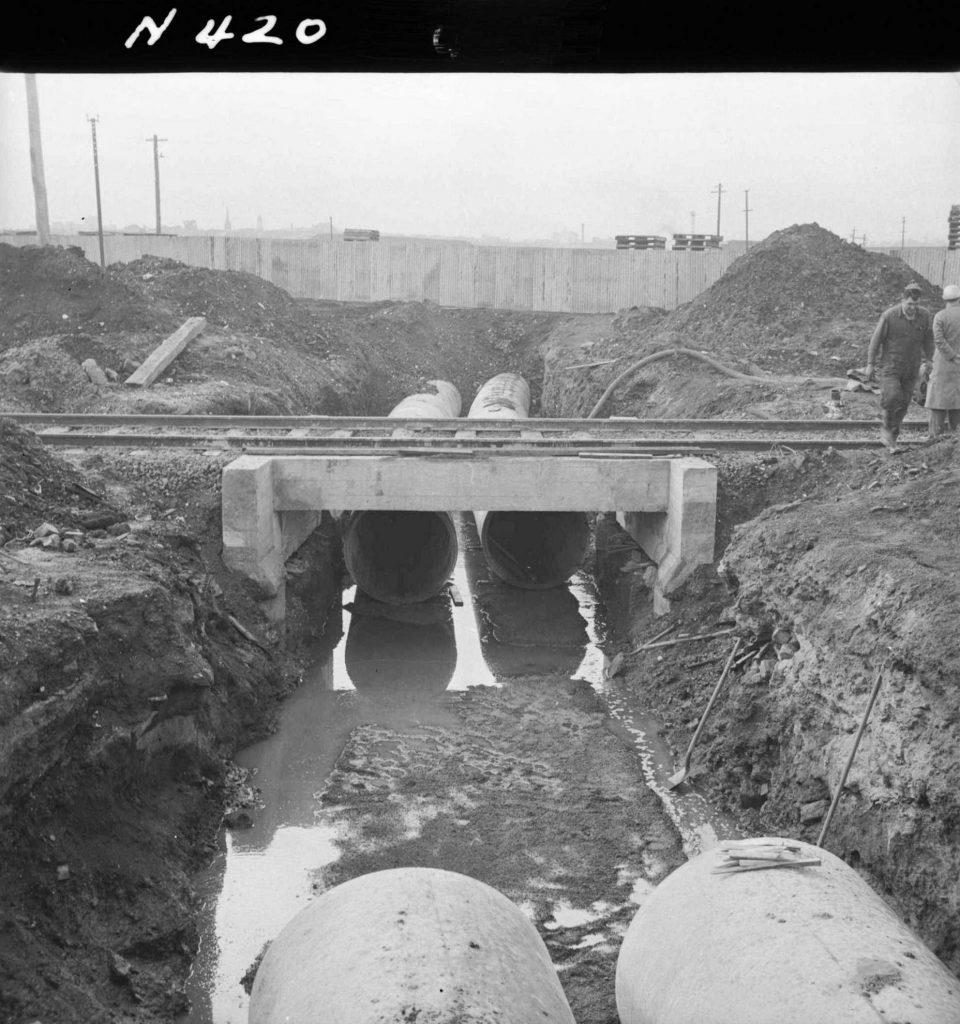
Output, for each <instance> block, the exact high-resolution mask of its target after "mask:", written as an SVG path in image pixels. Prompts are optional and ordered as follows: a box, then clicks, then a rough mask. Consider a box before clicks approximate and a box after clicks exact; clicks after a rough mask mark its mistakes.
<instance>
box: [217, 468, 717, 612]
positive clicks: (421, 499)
mask: <svg viewBox="0 0 960 1024" xmlns="http://www.w3.org/2000/svg"><path fill="white" fill-rule="evenodd" d="M716 478H717V471H716V468H715V467H714V466H712V465H710V463H708V462H706V461H704V460H702V459H697V458H658V457H649V458H637V457H631V456H629V455H624V457H622V458H618V457H616V456H611V455H610V454H606V455H605V456H604V457H602V458H599V457H598V458H591V457H590V456H589V455H581V456H580V457H577V458H572V457H553V456H550V455H549V454H544V455H543V456H538V455H531V456H527V455H519V454H518V455H515V456H514V455H509V456H502V455H496V454H487V453H483V452H477V451H474V452H472V453H468V454H463V455H461V454H454V455H446V454H443V455H441V454H436V453H435V454H431V453H428V452H425V453H424V454H423V455H410V454H405V455H402V456H397V455H390V454H383V453H370V454H358V455H290V456H287V455H281V456H272V455H265V456H259V455H242V456H240V457H239V458H238V459H236V460H235V461H234V462H232V463H230V464H229V465H228V466H226V467H225V469H224V471H223V558H224V562H225V563H226V565H227V566H228V567H229V568H231V569H234V570H236V571H238V572H242V573H245V574H246V575H247V576H249V577H250V578H251V579H252V580H254V581H255V582H256V583H257V585H258V586H259V588H260V590H261V593H262V595H263V598H262V599H263V600H264V601H269V602H272V607H273V608H274V615H273V617H274V618H275V619H282V618H283V611H282V609H283V589H284V568H283V566H284V562H285V561H286V559H287V558H288V557H289V556H290V554H292V553H293V552H294V551H295V550H296V549H297V547H299V546H300V544H302V543H303V541H304V540H305V539H306V538H307V537H308V536H309V534H310V532H311V531H312V530H313V529H314V528H315V526H316V525H317V523H318V522H319V521H320V517H321V512H322V510H324V509H327V510H329V511H335V510H343V509H353V510H362V509H383V510H414V511H433V512H446V511H449V510H451V509H459V510H465V511H466V510H472V509H476V508H496V509H498V510H502V511H504V512H510V511H554V512H562V511H570V512H582V511H583V510H584V509H589V510H590V511H596V512H616V513H617V518H618V521H619V522H620V523H621V525H623V526H624V528H625V529H626V530H627V531H628V532H630V533H631V535H632V536H634V537H635V538H636V540H637V541H638V543H639V544H640V545H641V547H643V549H644V550H645V551H646V552H647V554H648V555H649V556H650V557H651V558H652V559H653V560H654V561H655V562H656V563H657V565H658V586H659V587H660V588H661V589H662V591H663V593H669V592H670V591H671V590H673V589H675V588H676V587H677V586H679V585H680V584H681V583H682V582H683V581H684V580H685V579H686V578H687V577H688V576H689V575H690V573H691V572H692V571H693V570H694V569H695V568H696V566H697V565H700V564H703V563H709V562H712V561H713V546H714V533H715V524H716Z"/></svg>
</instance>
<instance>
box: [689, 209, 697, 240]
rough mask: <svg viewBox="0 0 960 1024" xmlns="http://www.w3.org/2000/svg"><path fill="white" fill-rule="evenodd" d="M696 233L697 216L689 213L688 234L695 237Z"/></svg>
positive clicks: (691, 212)
mask: <svg viewBox="0 0 960 1024" xmlns="http://www.w3.org/2000/svg"><path fill="white" fill-rule="evenodd" d="M696 233H697V215H696V214H695V213H694V212H693V210H691V211H690V234H691V235H695V234H696Z"/></svg>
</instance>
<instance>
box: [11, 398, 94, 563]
mask: <svg viewBox="0 0 960 1024" xmlns="http://www.w3.org/2000/svg"><path fill="white" fill-rule="evenodd" d="M99 505H100V502H99V500H98V499H97V497H96V495H94V494H92V493H91V492H90V490H89V489H88V488H86V487H85V486H84V485H83V476H82V475H81V474H80V473H79V472H78V471H77V470H76V469H74V468H73V467H72V466H71V465H69V464H68V463H66V462H64V461H63V460H62V459H60V458H58V457H57V456H56V455H54V454H52V453H51V452H50V449H49V448H45V447H44V445H43V443H42V442H41V441H40V439H39V438H38V437H37V435H36V434H34V433H32V432H30V431H29V430H24V429H22V428H21V427H19V426H18V425H17V424H16V423H14V422H13V421H12V420H7V419H2V418H0V545H2V544H4V543H5V542H6V541H9V540H11V539H12V538H14V537H19V536H22V535H24V534H25V533H27V532H28V531H30V530H34V529H36V528H37V527H38V526H40V525H41V523H43V522H44V521H45V520H55V521H56V525H58V526H61V525H69V526H75V525H76V524H77V523H78V521H79V519H80V517H81V516H82V515H83V513H84V510H87V511H89V510H90V509H92V508H97V507H99Z"/></svg>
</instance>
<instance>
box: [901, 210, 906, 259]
mask: <svg viewBox="0 0 960 1024" xmlns="http://www.w3.org/2000/svg"><path fill="white" fill-rule="evenodd" d="M906 236H907V218H906V217H901V218H900V259H903V243H904V239H905V238H906Z"/></svg>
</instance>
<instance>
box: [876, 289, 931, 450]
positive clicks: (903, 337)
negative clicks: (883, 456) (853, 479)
mask: <svg viewBox="0 0 960 1024" xmlns="http://www.w3.org/2000/svg"><path fill="white" fill-rule="evenodd" d="M922 295H923V289H922V288H921V287H920V285H918V284H917V283H916V282H915V281H911V282H910V284H908V285H907V287H906V288H904V289H903V295H902V297H901V299H900V301H899V302H898V303H897V305H895V306H891V307H890V308H889V309H886V310H884V311H883V313H882V314H881V315H880V320H879V321H878V323H877V326H876V329H875V330H874V332H873V337H872V338H871V339H870V346H869V348H868V349H867V374H866V375H867V379H868V380H869V379H870V378H871V377H873V373H874V367H875V366H876V365H877V364H878V362H879V364H880V411H881V415H882V424H881V426H880V440H881V441H882V442H883V444H884V446H885V447H886V448H887V449H888V450H889V451H890V452H899V451H902V449H901V448H898V447H897V437H898V435H899V434H900V425H901V424H902V423H903V417H904V416H905V415H906V413H907V409H909V408H910V403H911V401H913V392H914V389H915V388H916V386H917V381H918V379H919V377H920V368H921V363H922V365H923V370H924V372H925V373H928V372H929V370H930V364H931V361H932V359H933V330H932V327H931V317H930V310H928V309H927V308H926V307H925V306H921V305H920V297H921V296H922Z"/></svg>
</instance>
